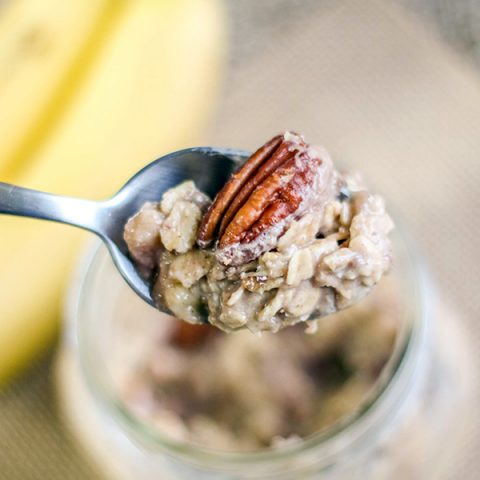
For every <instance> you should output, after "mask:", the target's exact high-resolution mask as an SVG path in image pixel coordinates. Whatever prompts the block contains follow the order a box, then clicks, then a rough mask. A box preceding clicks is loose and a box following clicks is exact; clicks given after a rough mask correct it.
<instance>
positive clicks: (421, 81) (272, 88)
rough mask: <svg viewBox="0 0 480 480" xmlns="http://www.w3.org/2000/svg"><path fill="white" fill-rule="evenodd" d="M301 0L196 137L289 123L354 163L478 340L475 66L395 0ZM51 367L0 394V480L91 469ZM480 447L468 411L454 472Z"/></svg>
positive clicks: (477, 468) (214, 139)
mask: <svg viewBox="0 0 480 480" xmlns="http://www.w3.org/2000/svg"><path fill="white" fill-rule="evenodd" d="M239 3H241V2H239ZM269 3H271V2H269ZM404 3H411V1H410V0H408V1H406V2H404ZM307 4H308V5H307V6H305V9H303V10H302V11H299V12H291V16H290V17H289V18H290V20H291V21H289V22H286V21H285V19H284V18H279V17H275V16H273V17H271V18H270V22H277V23H278V22H281V25H282V28H278V25H277V27H276V28H270V27H268V21H266V25H267V26H266V27H265V28H266V29H267V32H268V34H267V35H265V36H264V38H262V39H258V38H257V39H255V37H252V44H251V45H250V46H248V48H247V50H248V51H245V50H242V51H238V52H237V54H238V55H237V56H236V57H235V58H234V61H233V62H232V64H231V67H230V70H229V73H228V78H227V81H226V84H225V86H224V91H223V100H222V101H221V104H220V108H219V110H218V112H217V116H216V119H215V121H214V123H213V125H212V127H211V129H210V131H209V132H208V134H207V135H206V136H205V139H204V143H205V144H209V143H211V144H216V145H229V146H233V147H241V148H246V149H248V148H250V149H251V148H254V147H256V146H258V145H260V144H262V143H263V142H264V141H265V139H266V138H269V137H270V136H272V134H274V133H276V132H278V131H282V130H285V129H288V128H292V129H295V130H297V131H301V132H304V133H305V134H306V136H307V138H308V139H309V140H311V141H312V142H318V143H321V144H323V145H325V146H326V147H327V148H328V149H329V150H330V151H331V153H332V156H333V157H334V158H338V159H340V160H341V161H342V162H344V163H346V164H349V165H355V166H358V168H359V169H361V170H362V171H363V172H365V175H366V176H367V177H368V178H369V180H370V181H371V183H373V184H374V185H375V186H376V187H377V188H378V189H379V190H381V191H382V192H383V193H385V194H386V196H387V197H388V199H389V200H390V201H391V203H392V204H393V205H394V206H395V209H396V210H397V211H398V212H399V213H400V215H401V216H402V217H403V218H404V222H405V223H407V224H408V227H409V229H410V230H411V232H412V233H413V235H414V237H415V238H416V239H417V240H418V242H419V244H420V246H421V248H422V250H423V252H424V253H425V256H426V258H427V261H428V263H429V266H430V269H431V271H432V272H433V275H434V278H435V281H436V283H437V285H438V287H439V289H440V291H441V292H442V294H443V295H444V296H445V297H446V298H448V300H449V303H450V304H452V305H453V307H454V308H455V309H456V310H457V311H458V312H459V314H460V318H462V319H464V325H463V328H465V329H467V330H468V332H469V336H470V338H471V339H472V342H474V343H475V344H478V342H479V341H480V324H479V322H478V320H477V312H478V311H480V294H479V293H478V291H477V290H478V289H477V285H478V281H479V274H478V267H477V265H478V263H480V254H479V253H478V250H477V249H476V246H475V245H476V243H475V238H478V236H480V225H476V224H475V221H474V219H475V217H474V212H475V211H476V207H477V206H478V204H479V201H478V197H477V192H478V183H479V180H480V163H479V162H478V158H477V157H478V155H479V154H480V134H479V131H478V125H480V75H479V73H478V72H477V71H476V70H475V69H474V68H473V67H472V66H470V65H469V64H468V62H466V61H465V59H463V58H461V57H459V56H458V55H457V54H456V53H454V52H453V51H452V50H451V49H450V48H449V47H447V46H445V45H443V44H442V43H440V42H439V41H438V39H436V38H435V35H431V34H430V33H427V32H426V31H425V29H424V27H423V26H421V25H420V24H419V23H418V21H416V20H415V19H414V18H411V17H410V16H409V15H408V14H406V13H405V12H404V11H402V10H400V9H398V8H397V7H395V6H394V5H390V4H388V3H386V2H383V1H381V0H378V1H375V0H367V1H354V0H348V1H343V2H334V1H328V0H325V1H321V2H312V1H308V2H307ZM297 5H298V2H297ZM237 8H239V7H235V8H234V9H233V10H232V11H234V12H236V13H237V14H238V12H239V10H236V9H237ZM237 21H238V19H237ZM234 22H235V20H234ZM245 31H246V32H247V33H248V29H246V30H245ZM245 52H246V53H245ZM477 360H478V359H477ZM51 378H52V375H51V362H50V360H49V359H47V360H45V362H44V363H43V364H42V365H40V366H38V367H37V368H36V369H34V370H33V371H31V372H29V373H28V374H27V375H26V376H24V377H23V378H22V379H21V380H20V381H19V382H17V383H16V384H15V385H14V386H12V387H11V388H10V389H8V390H6V391H4V392H2V393H0V480H3V479H6V480H17V479H18V480H20V479H21V480H30V479H32V480H34V479H35V480H36V479H51V480H57V479H61V480H64V479H65V480H68V479H95V478H97V476H96V473H95V471H94V468H93V467H92V466H91V465H90V464H89V462H88V460H87V459H85V458H84V457H83V456H82V455H81V454H80V453H79V451H77V450H76V448H75V444H74V442H73V440H72V438H71V436H70V434H69V433H68V432H66V431H65V430H64V428H63V427H62V419H61V418H60V417H59V414H58V409H57V408H56V403H55V402H56V401H55V394H54V386H53V382H52V380H51ZM479 400H480V398H479ZM479 448H480V425H478V422H477V423H475V422H472V424H471V427H470V430H469V432H468V436H467V438H465V447H464V455H463V457H462V458H461V459H460V460H459V462H458V464H457V465H456V467H455V471H452V472H451V478H452V479H457V478H462V479H463V480H474V479H476V478H478V475H479V473H480V459H479V458H478V455H477V453H476V452H477V451H478V450H479Z"/></svg>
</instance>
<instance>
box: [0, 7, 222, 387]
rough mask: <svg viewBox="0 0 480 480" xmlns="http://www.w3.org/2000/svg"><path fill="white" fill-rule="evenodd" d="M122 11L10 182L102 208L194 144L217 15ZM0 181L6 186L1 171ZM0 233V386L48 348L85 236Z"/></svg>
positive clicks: (6, 224) (23, 228)
mask: <svg viewBox="0 0 480 480" xmlns="http://www.w3.org/2000/svg"><path fill="white" fill-rule="evenodd" d="M48 1H51V0H48ZM78 1H79V2H80V3H83V0H78ZM115 1H116V2H120V0H115ZM45 3H48V2H45ZM65 3H68V4H71V3H75V2H65ZM85 3H94V2H85ZM121 3H123V6H122V9H121V11H119V12H117V14H116V18H115V21H114V22H111V24H110V26H109V32H108V34H106V35H103V36H102V40H101V45H98V46H97V47H98V48H96V49H95V58H90V59H89V62H88V68H87V67H86V68H87V70H88V71H85V72H81V75H82V79H81V81H79V82H77V84H76V86H75V89H70V91H69V98H68V102H67V103H66V104H63V105H62V111H61V114H59V115H58V117H57V118H55V121H50V123H49V125H48V129H47V131H46V132H44V134H43V135H42V136H41V138H37V139H35V141H34V142H33V143H32V146H31V147H28V148H27V149H25V147H22V148H23V149H25V150H24V151H27V150H28V151H29V154H28V157H25V158H24V157H22V158H20V157H19V160H21V168H20V169H19V170H15V172H14V176H13V178H12V179H10V178H9V180H12V181H14V182H15V183H17V184H19V185H23V186H29V187H32V188H37V189H43V190H47V191H51V192H54V193H60V194H68V195H77V196H82V197H86V198H105V197H106V196H108V195H111V194H113V193H114V192H115V191H116V190H117V189H118V188H119V187H120V186H121V185H122V184H123V183H124V181H125V180H126V179H127V178H128V177H129V176H131V175H132V174H133V173H134V172H135V171H137V170H138V169H139V168H140V167H141V166H143V165H144V164H145V163H147V162H149V161H151V160H153V159H154V158H156V157H158V156H160V155H162V154H163V153H166V152H167V151H171V150H174V149H177V148H181V147H183V146H186V145H191V144H193V143H195V142H196V139H197V135H198V134H199V131H200V129H201V127H202V126H203V124H204V122H205V119H206V117H207V114H208V113H209V112H210V110H211V105H212V102H213V99H214V96H215V92H216V90H217V80H218V77H219V75H218V74H219V68H220V64H221V60H222V57H223V47H222V46H223V45H224V36H223V18H222V12H221V9H220V7H219V5H218V4H217V2H215V1H211V0H129V1H123V2H121ZM1 41H2V32H1V30H0V43H1ZM0 81H1V79H0ZM14 93H16V94H17V97H18V96H20V95H21V92H14ZM2 128H3V127H0V131H1V130H2ZM0 178H2V179H4V178H5V176H2V174H1V167H0ZM0 232H1V234H0V265H1V270H0V295H1V308H0V382H1V381H2V380H4V379H6V378H8V377H9V376H10V375H11V374H12V373H13V372H14V371H15V370H16V369H18V368H19V367H20V366H21V365H23V364H25V363H26V362H28V360H29V359H31V358H32V356H33V355H34V354H35V353H36V352H38V351H39V350H40V349H42V348H43V347H44V346H45V345H48V343H49V340H50V339H51V338H52V334H53V333H54V331H55V328H56V322H55V317H57V316H58V306H59V303H60V299H61V296H62V293H63V289H64V285H65V280H66V275H67V274H68V272H69V271H70V268H71V263H72V260H73V259H74V258H75V255H76V252H77V250H78V245H79V242H81V240H82V239H83V238H84V235H83V234H81V233H80V232H78V231H76V230H73V229H71V228H70V227H66V226H61V225H54V224H49V223H42V222H39V221H35V220H26V219H17V218H9V217H0Z"/></svg>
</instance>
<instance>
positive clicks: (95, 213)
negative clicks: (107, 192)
mask: <svg viewBox="0 0 480 480" xmlns="http://www.w3.org/2000/svg"><path fill="white" fill-rule="evenodd" d="M100 206H101V204H100V203H99V202H93V201H91V200H83V199H80V198H71V197H63V196H60V195H53V194H51V193H45V192H39V191H37V190H31V189H29V188H23V187H17V186H16V185H11V184H8V183H3V182H0V214H1V213H5V214H8V215H16V216H21V217H31V218H40V219H43V220H52V221H54V222H60V223H67V224H69V225H74V226H76V227H80V228H83V229H86V230H90V231H91V232H95V233H99V231H98V230H99V229H98V219H99V212H100Z"/></svg>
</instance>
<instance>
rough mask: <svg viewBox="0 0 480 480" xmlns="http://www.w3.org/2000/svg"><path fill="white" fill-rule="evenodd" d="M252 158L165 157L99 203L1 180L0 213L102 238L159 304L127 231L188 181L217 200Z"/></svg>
mask: <svg viewBox="0 0 480 480" xmlns="http://www.w3.org/2000/svg"><path fill="white" fill-rule="evenodd" d="M248 156H249V154H248V152H245V151H242V150H232V149H228V148H213V147H198V148H188V149H185V150H179V151H177V152H173V153H169V154H168V155H165V156H163V157H161V158H159V159H157V160H155V161H153V162H152V163H150V164H149V165H147V166H146V167H144V168H143V169H142V170H140V171H139V172H138V173H136V174H135V175H134V176H133V177H132V178H131V179H130V180H128V182H127V183H126V184H125V185H124V186H123V187H122V188H121V189H120V190H119V192H118V193H117V194H116V195H114V196H113V197H112V198H110V199H108V200H104V201H101V202H94V201H91V200H83V199H78V198H71V197H64V196H59V195H53V194H49V193H45V192H39V191H36V190H31V189H26V188H23V187H18V186H15V185H11V184H7V183H1V182H0V213H4V214H8V215H17V216H25V217H32V218H39V219H44V220H51V221H55V222H60V223H66V224H69V225H73V226H76V227H80V228H83V229H85V230H89V231H90V232H93V233H95V234H97V235H98V236H99V237H100V238H101V239H102V240H103V242H104V243H105V244H106V246H107V248H108V250H109V252H110V254H111V256H112V259H113V261H114V263H115V265H116V267H117V269H118V271H119V272H120V274H121V275H122V277H123V278H124V279H125V281H126V282H127V283H128V284H129V285H130V287H131V288H132V289H133V290H134V291H135V292H136V293H137V294H138V295H139V296H140V297H141V298H142V299H143V300H145V301H146V302H148V303H149V304H150V305H152V306H155V305H154V302H153V299H152V296H151V293H150V285H149V283H148V282H147V281H146V280H145V279H144V278H142V277H141V276H140V275H139V274H138V272H137V270H136V268H135V265H134V263H133V262H132V260H131V258H130V256H129V255H128V249H127V245H126V244H125V241H124V239H123V229H124V226H125V224H126V223H127V221H128V219H129V218H130V217H131V216H133V215H134V214H135V213H136V212H138V210H140V208H141V207H142V205H143V204H144V203H145V202H149V201H151V202H158V201H160V199H161V197H162V195H163V193H164V192H165V191H166V190H168V189H169V188H172V187H174V186H176V185H178V184H179V183H181V182H183V181H185V180H193V181H194V182H195V184H196V186H197V187H198V188H199V189H200V190H201V191H203V192H205V193H206V194H208V195H209V196H211V197H212V198H213V197H214V196H215V194H216V193H217V192H218V191H219V190H220V189H221V187H222V186H223V185H224V184H225V183H226V181H227V180H228V178H229V177H230V176H231V174H232V172H233V171H234V170H235V169H236V168H238V166H239V165H240V164H241V163H243V162H244V161H245V160H246V159H247V158H248Z"/></svg>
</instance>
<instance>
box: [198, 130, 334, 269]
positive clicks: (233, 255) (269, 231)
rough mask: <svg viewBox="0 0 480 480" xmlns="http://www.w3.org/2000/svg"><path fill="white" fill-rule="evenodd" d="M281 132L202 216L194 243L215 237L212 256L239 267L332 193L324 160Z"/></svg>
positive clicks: (272, 244) (271, 245)
mask: <svg viewBox="0 0 480 480" xmlns="http://www.w3.org/2000/svg"><path fill="white" fill-rule="evenodd" d="M322 157H323V156H321V155H320V153H319V152H318V151H316V150H314V149H312V148H310V147H309V146H308V145H307V144H306V143H305V141H304V139H303V137H301V136H299V135H296V134H293V133H290V132H286V133H285V134H284V135H281V136H277V137H274V138H273V139H272V140H270V142H268V143H267V144H265V145H264V146H263V147H262V148H260V149H259V150H258V151H257V152H255V154H254V155H252V157H251V158H250V159H249V160H248V161H247V163H246V164H245V165H244V166H243V167H242V168H241V169H240V170H239V171H238V172H237V173H235V175H234V176H233V177H232V179H231V180H230V181H229V182H228V183H227V184H226V185H225V187H224V188H223V189H222V190H221V191H220V193H219V194H218V195H217V197H216V198H215V200H214V202H213V204H212V205H211V206H210V209H209V210H208V211H207V214H206V215H205V216H204V217H203V219H202V223H201V226H200V229H199V233H198V236H197V243H198V244H199V245H200V246H202V247H204V246H208V245H209V244H210V243H211V242H212V240H213V239H214V237H215V235H217V237H218V250H217V258H218V259H219V261H220V262H221V263H223V264H225V265H241V264H243V263H246V262H249V261H251V260H253V259H255V258H257V257H259V256H260V255H261V254H262V253H264V252H267V251H269V250H271V249H272V248H274V247H275V246H276V243H277V240H278V238H279V237H280V236H281V235H282V234H283V233H284V232H285V230H286V229H287V228H288V227H289V225H290V223H291V222H293V221H294V220H295V219H297V218H300V217H301V216H302V215H303V214H305V213H307V210H308V208H309V207H311V206H312V205H313V204H316V205H317V206H318V204H320V205H321V203H322V199H323V198H324V197H325V196H330V195H331V193H332V188H331V187H333V184H334V183H335V182H334V181H333V179H332V171H333V168H332V166H331V162H330V160H329V159H328V157H327V158H322Z"/></svg>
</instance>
